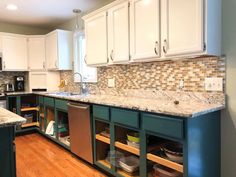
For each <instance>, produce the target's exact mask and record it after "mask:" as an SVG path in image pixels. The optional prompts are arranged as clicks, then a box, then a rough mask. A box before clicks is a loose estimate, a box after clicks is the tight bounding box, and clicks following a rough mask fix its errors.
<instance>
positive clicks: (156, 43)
mask: <svg viewBox="0 0 236 177" xmlns="http://www.w3.org/2000/svg"><path fill="white" fill-rule="evenodd" d="M157 49H158V41H156V42H155V48H154V52H155V54H156V55H158V52H157Z"/></svg>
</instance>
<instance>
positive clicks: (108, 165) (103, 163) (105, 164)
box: [97, 160, 111, 169]
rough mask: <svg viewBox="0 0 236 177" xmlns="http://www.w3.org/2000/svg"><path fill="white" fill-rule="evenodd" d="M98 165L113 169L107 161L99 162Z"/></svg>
mask: <svg viewBox="0 0 236 177" xmlns="http://www.w3.org/2000/svg"><path fill="white" fill-rule="evenodd" d="M97 162H98V163H100V164H101V165H103V166H105V167H107V168H109V169H111V164H109V163H108V162H107V161H106V160H98V161H97Z"/></svg>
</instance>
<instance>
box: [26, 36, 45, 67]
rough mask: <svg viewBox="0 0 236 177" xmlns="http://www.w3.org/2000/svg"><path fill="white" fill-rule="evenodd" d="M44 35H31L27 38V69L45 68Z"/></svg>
mask: <svg viewBox="0 0 236 177" xmlns="http://www.w3.org/2000/svg"><path fill="white" fill-rule="evenodd" d="M45 57H46V56H45V37H44V36H32V37H29V38H28V58H29V69H30V70H31V71H33V70H38V71H40V70H41V71H43V70H45V69H46V61H45Z"/></svg>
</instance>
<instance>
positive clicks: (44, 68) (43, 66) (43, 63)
mask: <svg viewBox="0 0 236 177" xmlns="http://www.w3.org/2000/svg"><path fill="white" fill-rule="evenodd" d="M43 69H45V61H44V62H43Z"/></svg>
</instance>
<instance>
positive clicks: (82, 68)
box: [74, 30, 97, 82]
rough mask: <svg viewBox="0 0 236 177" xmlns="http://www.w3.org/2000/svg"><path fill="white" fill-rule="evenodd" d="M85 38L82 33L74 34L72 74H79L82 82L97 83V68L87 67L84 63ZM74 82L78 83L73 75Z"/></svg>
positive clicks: (76, 75)
mask: <svg viewBox="0 0 236 177" xmlns="http://www.w3.org/2000/svg"><path fill="white" fill-rule="evenodd" d="M85 46H86V45H85V36H84V32H83V31H81V30H80V31H75V32H74V73H80V74H81V75H82V77H83V82H97V68H95V67H89V66H87V65H86V63H85V60H84V58H85V55H86V54H85ZM74 82H80V77H79V76H78V74H75V75H74Z"/></svg>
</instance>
